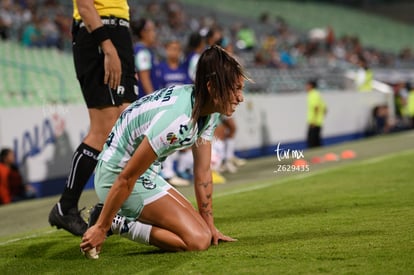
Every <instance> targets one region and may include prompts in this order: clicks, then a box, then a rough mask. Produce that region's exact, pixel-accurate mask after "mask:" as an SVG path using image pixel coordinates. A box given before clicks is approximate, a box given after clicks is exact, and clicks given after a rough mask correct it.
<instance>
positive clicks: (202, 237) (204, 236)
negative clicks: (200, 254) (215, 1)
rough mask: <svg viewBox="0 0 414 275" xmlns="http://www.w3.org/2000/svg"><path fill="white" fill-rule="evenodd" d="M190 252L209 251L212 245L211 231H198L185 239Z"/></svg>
mask: <svg viewBox="0 0 414 275" xmlns="http://www.w3.org/2000/svg"><path fill="white" fill-rule="evenodd" d="M184 241H185V243H186V245H187V249H186V250H188V251H202V250H207V249H208V248H209V247H210V245H211V233H210V232H209V231H205V230H203V231H201V230H200V231H197V232H194V233H193V234H192V235H191V236H189V237H187V238H185V240H184Z"/></svg>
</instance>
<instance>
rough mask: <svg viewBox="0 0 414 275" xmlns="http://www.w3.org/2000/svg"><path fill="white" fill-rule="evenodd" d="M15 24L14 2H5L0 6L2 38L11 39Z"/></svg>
mask: <svg viewBox="0 0 414 275" xmlns="http://www.w3.org/2000/svg"><path fill="white" fill-rule="evenodd" d="M12 24H13V14H12V1H11V0H3V1H2V2H1V4H0V38H1V39H3V40H6V39H9V38H10V29H11V26H12Z"/></svg>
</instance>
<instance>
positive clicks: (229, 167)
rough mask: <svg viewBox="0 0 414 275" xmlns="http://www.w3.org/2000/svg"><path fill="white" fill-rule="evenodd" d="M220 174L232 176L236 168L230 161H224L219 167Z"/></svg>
mask: <svg viewBox="0 0 414 275" xmlns="http://www.w3.org/2000/svg"><path fill="white" fill-rule="evenodd" d="M220 172H223V173H225V172H229V173H231V174H234V173H236V172H237V167H236V166H235V165H234V164H233V163H232V162H231V161H226V162H224V163H223V164H222V165H221V167H220Z"/></svg>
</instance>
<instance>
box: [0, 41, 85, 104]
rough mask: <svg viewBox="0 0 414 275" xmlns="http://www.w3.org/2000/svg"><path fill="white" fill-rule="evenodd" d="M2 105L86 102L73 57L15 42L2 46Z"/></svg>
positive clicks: (0, 47)
mask: <svg viewBox="0 0 414 275" xmlns="http://www.w3.org/2000/svg"><path fill="white" fill-rule="evenodd" d="M0 66H1V75H2V81H1V82H0V91H1V93H0V97H1V98H0V106H1V107H18V106H34V105H38V106H40V105H41V104H44V103H51V102H52V103H53V102H61V103H77V102H81V101H82V100H83V99H82V97H81V94H80V93H79V87H78V86H79V85H78V83H77V82H76V81H74V79H76V77H75V71H74V68H73V61H72V57H71V55H70V54H69V53H67V52H62V51H59V50H57V49H48V48H26V47H23V46H21V45H20V44H18V43H16V42H14V41H5V42H2V43H1V44H0Z"/></svg>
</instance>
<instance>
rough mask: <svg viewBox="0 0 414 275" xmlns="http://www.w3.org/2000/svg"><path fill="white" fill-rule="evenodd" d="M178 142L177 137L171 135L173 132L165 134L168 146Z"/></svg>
mask: <svg viewBox="0 0 414 275" xmlns="http://www.w3.org/2000/svg"><path fill="white" fill-rule="evenodd" d="M177 140H178V138H177V136H176V135H175V134H174V133H173V132H170V133H168V134H167V141H168V142H169V143H170V144H173V143H174V142H176V141H177Z"/></svg>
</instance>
